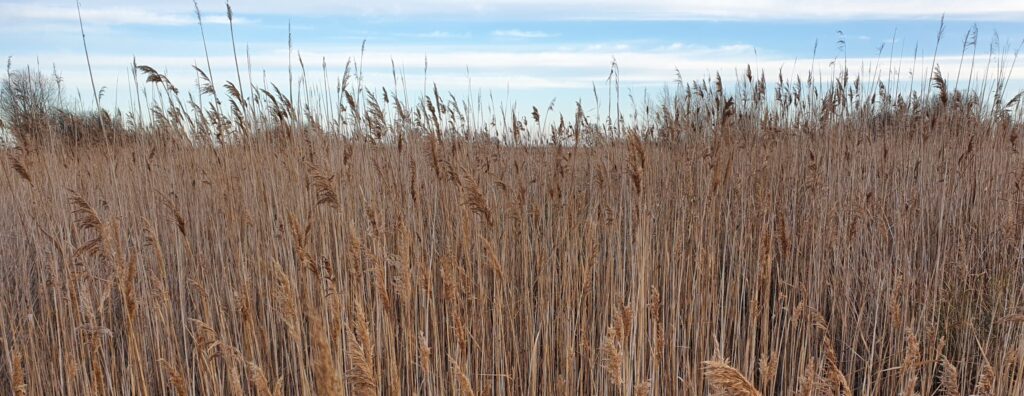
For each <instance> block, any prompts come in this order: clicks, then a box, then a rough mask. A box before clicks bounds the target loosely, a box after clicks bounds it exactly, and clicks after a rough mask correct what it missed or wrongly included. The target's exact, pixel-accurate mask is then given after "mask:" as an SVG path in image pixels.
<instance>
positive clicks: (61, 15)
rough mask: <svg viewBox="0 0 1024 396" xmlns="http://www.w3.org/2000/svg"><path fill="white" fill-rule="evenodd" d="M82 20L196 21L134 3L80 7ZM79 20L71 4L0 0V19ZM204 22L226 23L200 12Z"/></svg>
mask: <svg viewBox="0 0 1024 396" xmlns="http://www.w3.org/2000/svg"><path fill="white" fill-rule="evenodd" d="M82 20H84V21H85V22H86V23H88V24H94V25H152V26H180V25H189V24H195V23H196V19H195V16H194V15H193V14H191V13H187V12H181V13H178V12H158V11H150V10H144V9H140V8H136V7H134V6H113V7H100V8H92V7H83V8H82ZM30 21H31V22H34V23H42V22H78V9H77V8H76V7H75V6H74V5H63V6H60V5H46V4H15V3H0V22H8V23H10V22H19V23H25V22H30ZM203 22H204V23H210V24H226V23H228V19H227V17H226V16H223V15H209V16H207V15H203ZM234 22H235V23H238V24H243V23H251V22H253V21H252V20H249V19H247V18H241V17H235V20H234Z"/></svg>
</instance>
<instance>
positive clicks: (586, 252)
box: [0, 68, 1024, 396]
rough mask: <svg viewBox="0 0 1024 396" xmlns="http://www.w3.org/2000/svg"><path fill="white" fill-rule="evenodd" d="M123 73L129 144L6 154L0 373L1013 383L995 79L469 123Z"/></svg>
mask: <svg viewBox="0 0 1024 396" xmlns="http://www.w3.org/2000/svg"><path fill="white" fill-rule="evenodd" d="M140 71H142V72H143V73H144V74H145V75H146V78H147V79H148V81H149V82H150V83H151V84H152V87H155V88H156V89H158V90H160V91H161V92H163V93H165V94H166V96H164V98H165V100H164V101H163V102H160V103H154V104H152V105H151V108H150V109H148V110H146V111H145V113H146V114H147V117H146V118H143V117H142V116H141V115H140V114H141V113H143V111H142V108H141V105H140V106H139V108H138V109H137V110H138V111H137V112H135V113H134V114H119V113H118V114H115V115H114V116H109V117H110V120H112V121H114V123H116V122H121V123H122V125H131V126H133V127H132V128H129V129H131V130H132V132H133V133H134V134H135V135H136V136H145V138H144V139H143V138H132V139H130V140H129V139H127V138H124V137H123V136H122V137H118V136H117V135H102V134H101V136H106V137H107V139H106V141H105V142H104V141H103V140H104V139H99V140H98V141H99V143H95V144H88V145H80V144H43V143H39V142H37V141H34V140H31V139H28V140H24V141H20V143H19V145H18V147H17V148H15V149H6V151H7V152H6V155H4V159H3V160H4V166H3V168H2V170H0V173H2V174H3V176H2V177H0V185H2V190H3V193H0V245H2V246H3V249H0V282H2V284H3V285H4V287H3V288H2V289H0V363H2V364H0V390H2V392H4V393H8V392H9V393H14V394H109V393H115V394H137V395H146V394H177V395H191V394H244V395H260V396H265V395H285V394H287V395H292V394H348V393H352V394H463V395H489V394H510V395H521V394H657V395H661V394H695V395H696V394H722V395H791V394H801V395H819V394H829V395H850V394H854V393H855V394H878V395H900V394H902V395H913V394H917V395H932V394H937V393H938V394H947V395H966V394H977V395H1014V394H1024V321H1022V320H1020V318H1021V317H1024V316H1022V315H1024V287H1022V285H1024V262H1022V257H1024V253H1022V252H1024V250H1022V249H1024V231H1022V230H1024V191H1022V190H1021V188H1022V187H1021V186H1022V184H1024V156H1022V155H1021V153H1020V152H1019V146H1020V144H1021V143H1020V142H1019V136H1020V133H1021V132H1022V131H1024V130H1022V127H1021V122H1020V121H1021V119H1020V110H1021V106H1020V103H1019V100H1010V101H1003V100H1002V99H1000V98H1001V96H999V95H1001V94H998V93H997V95H996V97H995V99H993V98H992V96H991V95H985V94H984V92H981V91H965V92H961V91H956V92H948V91H947V88H946V84H945V81H944V80H942V76H941V73H938V72H936V73H935V75H934V76H933V80H934V81H932V82H933V83H934V85H936V86H939V85H941V88H940V91H941V92H936V93H934V94H931V95H923V94H920V93H914V94H906V95H900V94H896V93H888V92H886V91H885V85H884V83H883V82H882V81H881V79H880V80H879V81H877V83H874V84H861V82H860V80H856V81H853V82H851V81H848V79H847V77H846V74H845V72H844V73H840V74H839V77H838V78H837V79H835V81H834V82H832V83H831V84H829V85H828V86H826V87H824V88H822V87H820V86H819V85H818V84H817V83H814V82H811V81H804V82H782V81H780V83H779V84H778V85H777V86H776V87H775V88H774V89H775V92H774V98H772V97H771V96H770V95H771V94H772V92H769V88H768V87H767V84H765V82H764V77H760V78H756V77H754V76H753V75H751V74H750V73H748V74H747V75H746V76H745V77H744V78H741V81H739V82H738V83H737V86H736V87H735V88H733V89H730V90H728V91H730V92H732V93H728V92H726V91H727V90H726V89H724V88H723V87H722V85H723V84H722V81H721V79H712V80H709V81H702V82H696V83H689V84H683V83H680V85H679V87H678V88H679V89H678V91H677V92H676V93H673V94H672V95H669V96H668V97H667V98H666V99H665V101H664V102H663V104H662V106H661V107H660V109H659V110H657V111H649V112H645V113H643V114H640V115H638V116H634V117H625V116H621V115H620V114H619V113H618V112H617V111H616V112H615V113H613V114H605V117H604V118H601V117H600V116H598V118H596V119H595V118H593V117H588V116H587V115H584V112H583V111H582V105H581V106H580V107H581V110H580V111H579V113H578V114H577V116H576V118H575V119H574V120H568V121H567V120H565V119H561V120H558V121H557V122H554V123H547V124H545V123H544V121H542V117H540V114H539V113H540V112H539V111H538V110H537V109H534V112H533V117H532V118H522V117H517V116H516V115H514V114H515V113H513V115H512V117H510V118H509V119H497V118H496V117H495V118H492V119H490V120H488V121H483V122H481V121H479V120H476V121H474V117H476V116H477V115H478V113H475V112H474V111H473V110H471V108H470V106H471V105H472V104H473V103H472V101H465V102H461V103H460V102H458V101H456V100H455V99H454V98H452V99H450V100H449V99H445V98H443V97H442V96H441V95H439V94H437V93H436V91H435V93H434V95H433V96H432V97H431V96H427V97H424V98H422V99H421V100H419V101H418V102H414V103H409V102H407V101H400V100H399V99H398V94H397V93H396V92H399V91H401V90H400V89H395V90H390V91H388V90H385V91H382V92H373V91H368V90H365V89H364V88H362V84H361V83H360V84H359V85H358V87H352V86H349V85H345V86H344V87H343V88H342V89H340V90H339V91H338V94H337V96H334V97H332V96H331V94H330V93H329V92H331V90H329V89H325V90H310V89H309V88H308V87H306V90H303V89H302V86H300V89H299V95H298V96H297V97H296V98H292V97H290V96H286V95H284V94H282V93H281V92H280V91H279V90H277V89H276V87H269V88H265V89H264V88H258V87H256V86H253V85H250V87H249V88H250V89H246V90H245V91H246V93H248V94H249V95H250V96H243V94H242V93H241V92H240V91H239V90H238V89H228V90H227V92H228V94H227V95H224V96H223V97H226V100H227V101H228V103H225V104H224V106H225V107H226V108H229V109H231V111H230V112H226V113H221V112H220V111H219V108H218V107H217V106H216V105H211V104H210V103H209V102H207V103H206V105H203V102H202V100H203V96H200V97H199V98H198V101H197V102H191V103H189V102H188V101H184V103H188V104H183V100H181V99H180V98H179V96H178V95H179V94H178V92H177V91H176V90H175V89H173V86H172V85H171V84H170V82H169V81H167V79H166V77H164V76H161V75H159V74H158V73H156V71H155V70H153V69H151V68H150V69H144V68H140ZM197 72H198V73H199V74H200V75H205V74H204V73H203V72H202V71H201V70H200V69H198V68H197ZM304 80H305V79H304ZM780 80H781V79H780ZM348 81H349V75H348V74H346V75H345V82H346V84H347V82H348ZM939 82H941V84H939ZM205 84H206V85H207V86H206V87H205V88H204V90H205V92H207V93H208V94H207V95H206V99H207V100H209V98H210V97H211V96H213V95H216V92H217V90H216V89H215V88H214V86H213V84H212V82H210V81H209V80H207V82H206V83H205ZM238 84H241V81H239V82H238ZM229 85H230V83H229ZM232 88H234V87H232ZM317 92H319V94H318V93H317ZM325 92H327V93H325ZM210 94H213V95H210ZM318 95H321V96H318ZM403 96H404V95H403ZM175 98H177V99H175ZM299 99H301V101H302V103H303V104H302V105H298V104H293V103H294V102H293V100H299ZM479 110H480V109H477V111H479ZM545 118H546V117H545ZM118 120H121V121H118ZM43 125H44V126H43V128H46V126H45V124H43ZM108 125H110V124H108ZM103 128H108V127H103Z"/></svg>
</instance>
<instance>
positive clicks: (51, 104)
mask: <svg viewBox="0 0 1024 396" xmlns="http://www.w3.org/2000/svg"><path fill="white" fill-rule="evenodd" d="M59 101H60V88H59V85H58V84H57V81H56V80H55V79H54V78H53V77H50V76H48V75H46V74H43V73H41V72H40V71H38V70H33V69H31V68H28V67H26V68H25V69H18V70H12V69H11V68H10V67H8V69H7V76H6V77H5V78H4V79H3V80H0V119H2V120H3V125H4V126H5V127H6V128H7V129H8V130H9V131H10V132H11V134H13V135H14V138H15V139H17V140H18V141H19V142H24V141H25V140H26V139H28V138H32V137H37V135H38V134H40V133H42V132H43V131H46V130H48V126H49V117H48V115H49V114H51V113H52V112H53V111H54V110H55V109H57V108H58V107H59Z"/></svg>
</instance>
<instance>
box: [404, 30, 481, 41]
mask: <svg viewBox="0 0 1024 396" xmlns="http://www.w3.org/2000/svg"><path fill="white" fill-rule="evenodd" d="M411 36H412V37H416V38H427V39H452V38H456V39H457V38H469V37H472V35H470V34H469V33H452V32H445V31H441V30H435V31H432V32H427V33H417V34H413V35H411Z"/></svg>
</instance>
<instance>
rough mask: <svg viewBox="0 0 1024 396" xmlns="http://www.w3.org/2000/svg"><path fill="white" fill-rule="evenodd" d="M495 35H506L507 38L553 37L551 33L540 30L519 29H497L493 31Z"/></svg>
mask: <svg viewBox="0 0 1024 396" xmlns="http://www.w3.org/2000/svg"><path fill="white" fill-rule="evenodd" d="M491 34H492V35H494V36H495V37H506V38H517V39H535V38H548V37H552V35H551V34H548V33H545V32H540V31H525V30H519V29H511V30H495V31H494V32H491Z"/></svg>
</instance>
